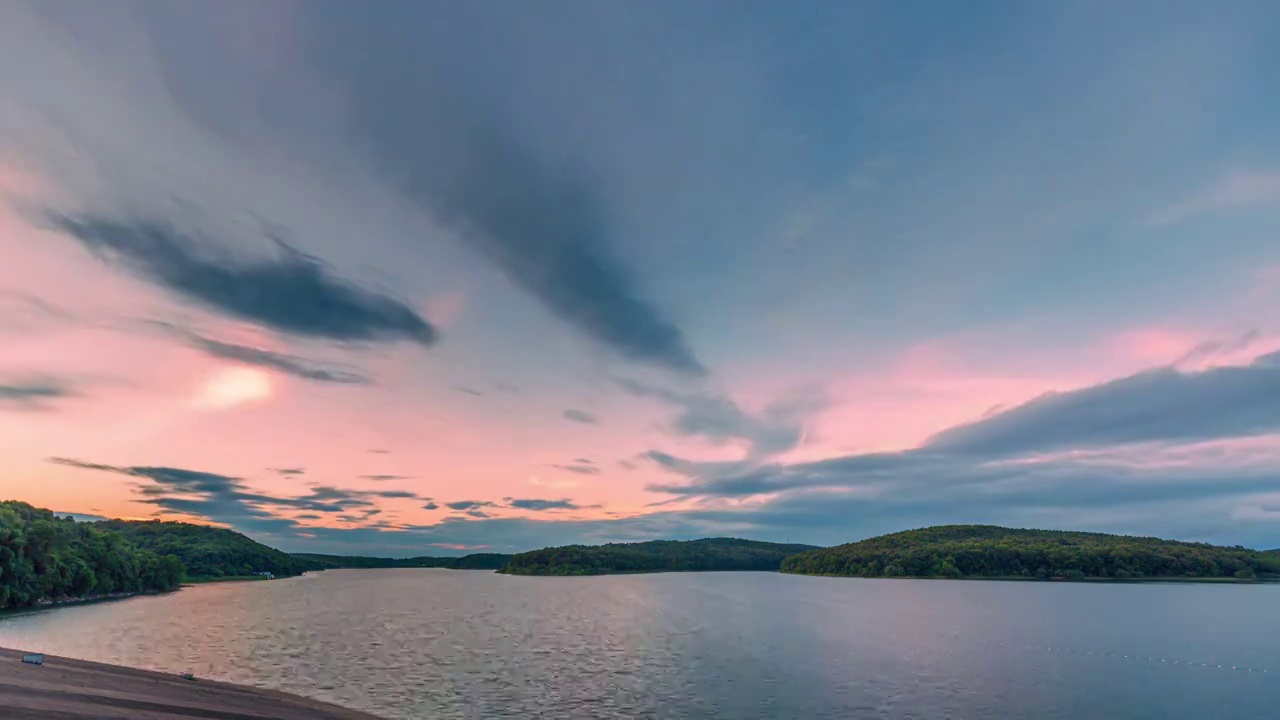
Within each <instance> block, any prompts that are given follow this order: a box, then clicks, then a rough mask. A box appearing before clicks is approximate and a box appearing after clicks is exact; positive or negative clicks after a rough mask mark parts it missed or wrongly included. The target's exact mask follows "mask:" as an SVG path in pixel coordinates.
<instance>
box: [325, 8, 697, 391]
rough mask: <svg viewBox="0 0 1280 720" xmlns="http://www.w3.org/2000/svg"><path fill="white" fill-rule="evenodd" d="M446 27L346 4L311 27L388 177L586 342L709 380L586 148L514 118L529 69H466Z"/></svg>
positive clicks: (411, 13) (426, 17)
mask: <svg viewBox="0 0 1280 720" xmlns="http://www.w3.org/2000/svg"><path fill="white" fill-rule="evenodd" d="M441 17H442V16H440V15H439V14H438V13H436V12H434V11H432V10H431V9H429V8H428V7H427V6H414V5H408V4H392V5H384V6H379V8H377V9H376V10H375V11H366V10H365V9H361V10H360V11H358V12H357V11H355V10H354V8H348V7H347V6H345V5H341V4H338V5H328V6H324V9H323V10H320V11H317V12H314V13H311V14H310V15H309V17H308V18H307V19H308V20H310V24H309V28H308V29H309V30H310V35H309V37H310V38H311V39H312V40H313V41H314V43H313V45H312V46H311V47H310V48H309V50H310V52H311V54H312V59H313V61H314V62H315V64H316V66H318V67H319V68H321V69H322V72H324V74H325V77H326V78H327V81H328V82H329V83H331V86H332V87H335V88H345V90H346V91H347V100H348V104H347V107H348V109H349V110H350V116H349V119H350V121H351V123H352V126H353V128H354V131H355V132H356V133H358V134H359V135H360V137H361V138H362V145H363V146H365V147H367V148H368V149H369V151H370V152H371V155H372V158H373V161H374V163H375V165H376V166H377V167H378V168H379V170H380V172H381V173H382V174H383V175H384V176H385V177H386V178H388V179H389V180H390V181H391V182H392V183H393V184H394V185H395V186H397V187H398V188H400V189H401V190H402V191H403V192H404V194H405V195H406V196H407V197H408V198H410V199H411V200H412V201H414V202H416V203H418V204H419V205H420V206H421V207H423V208H424V209H426V210H427V211H428V212H430V213H431V214H432V215H434V216H436V217H437V218H440V219H441V220H443V221H444V222H446V223H449V224H451V225H452V226H454V227H455V228H456V229H458V230H459V231H460V233H461V234H462V235H463V236H464V237H465V239H466V241H467V244H468V245H469V246H470V247H472V248H474V249H475V250H476V251H477V252H478V253H480V254H481V255H482V256H483V257H485V258H487V259H488V260H489V261H490V262H492V263H493V264H494V265H495V266H497V267H498V268H500V269H501V271H502V272H503V273H504V274H505V275H506V276H507V277H508V278H509V279H510V280H511V282H512V283H513V284H515V285H516V286H518V287H520V288H521V289H523V290H525V291H526V292H528V293H529V294H530V295H532V296H533V297H534V298H536V299H537V300H538V301H539V302H540V303H541V304H542V305H543V306H544V307H545V308H547V309H548V310H549V311H551V312H552V313H554V314H555V315H556V316H558V317H559V318H561V319H562V320H563V321H565V322H567V323H568V324H570V325H571V326H572V327H574V328H576V329H577V330H579V331H580V332H582V333H583V334H585V335H586V336H587V337H589V338H591V339H593V340H595V341H597V342H598V343H600V344H601V345H603V346H604V347H606V348H608V349H610V350H612V351H613V352H614V353H616V354H617V355H619V356H621V357H623V358H627V359H631V360H636V361H641V362H646V363H651V364H655V365H659V366H663V367H666V368H670V369H673V370H676V371H679V372H683V373H691V374H700V373H703V372H704V368H703V366H702V364H701V363H700V362H699V361H698V359H697V358H696V357H695V355H694V353H693V351H692V349H691V348H690V346H689V344H688V341H687V339H686V338H685V336H684V333H683V332H682V330H681V329H680V328H679V327H678V326H677V325H676V324H675V323H674V322H673V321H672V320H671V319H670V318H669V317H668V316H667V315H666V313H664V312H663V311H662V310H661V309H660V308H659V307H658V306H657V305H656V304H655V303H653V302H652V301H651V300H649V299H648V298H647V297H646V296H645V294H644V293H643V292H642V291H641V288H640V282H639V280H638V279H637V277H636V275H635V273H634V271H633V270H632V269H631V268H630V267H628V265H627V264H626V263H625V262H624V261H623V259H622V257H621V256H620V255H619V253H618V252H617V250H616V249H615V244H616V235H617V234H618V228H617V223H616V220H615V219H614V218H613V217H612V216H611V207H610V205H611V202H610V198H609V197H608V187H607V186H606V185H605V184H604V183H602V182H600V180H599V178H597V177H595V176H594V173H593V172H592V170H591V167H590V166H591V164H590V163H589V162H587V161H586V160H585V159H583V158H579V157H576V156H575V155H576V154H577V153H578V152H580V147H579V148H575V147H573V146H572V145H570V144H565V145H562V146H560V147H557V146H556V145H557V144H559V143H558V142H557V143H556V144H552V143H549V142H547V140H548V138H546V137H543V136H542V135H541V133H539V132H537V131H536V130H535V128H534V125H533V124H531V123H529V122H525V121H524V120H522V119H518V115H516V114H512V112H511V108H510V106H509V104H508V101H509V100H511V99H513V96H512V93H513V92H514V88H513V87H512V86H511V82H512V78H513V75H511V71H515V70H518V69H519V67H518V66H516V67H508V68H507V71H498V70H497V67H498V66H497V65H494V66H493V67H492V68H490V67H489V66H488V64H481V63H475V62H464V63H461V64H459V63H458V62H457V61H458V58H459V57H468V56H470V55H471V54H472V53H473V52H474V46H473V45H462V46H459V45H457V43H456V40H457V38H456V37H455V36H454V35H453V33H445V34H443V35H442V34H440V33H439V32H437V31H436V30H435V28H436V27H437V23H438V22H439V21H440V20H441ZM453 20H454V21H462V22H464V24H466V21H465V20H463V19H462V18H458V17H455V18H453ZM410 27H414V28H418V30H415V31H414V32H406V29H407V28H410ZM473 29H474V30H475V31H476V32H480V33H485V32H490V31H493V30H494V29H495V28H493V27H490V28H487V29H486V28H484V27H475V28H473ZM424 32H425V33H426V34H427V35H428V36H430V38H431V39H427V37H426V36H424V34H423V33H424ZM337 38H340V39H341V42H338V43H335V42H333V40H334V39H337ZM513 40H514V39H513ZM449 48H452V50H450V49H449ZM513 59H514V58H507V61H508V62H509V61H511V60H513ZM517 62H518V61H517Z"/></svg>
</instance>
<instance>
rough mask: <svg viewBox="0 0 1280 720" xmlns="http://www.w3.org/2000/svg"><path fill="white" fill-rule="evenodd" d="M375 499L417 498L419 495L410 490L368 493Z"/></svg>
mask: <svg viewBox="0 0 1280 720" xmlns="http://www.w3.org/2000/svg"><path fill="white" fill-rule="evenodd" d="M368 494H369V495H371V496H373V497H380V498H416V497H418V493H415V492H412V491H410V490H374V491H372V492H369V493H368Z"/></svg>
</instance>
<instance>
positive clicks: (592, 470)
mask: <svg viewBox="0 0 1280 720" xmlns="http://www.w3.org/2000/svg"><path fill="white" fill-rule="evenodd" d="M551 467H553V468H556V469H559V470H564V471H566V472H571V473H577V474H579V475H599V474H600V472H601V471H600V468H598V467H596V466H595V465H583V464H580V463H577V464H570V465H552V466H551Z"/></svg>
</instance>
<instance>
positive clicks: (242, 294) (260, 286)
mask: <svg viewBox="0 0 1280 720" xmlns="http://www.w3.org/2000/svg"><path fill="white" fill-rule="evenodd" d="M48 220H49V223H50V224H51V225H52V227H54V228H55V229H57V230H60V231H62V232H63V233H65V234H67V235H69V236H70V237H73V238H75V239H76V240H78V241H79V242H80V243H81V244H83V245H84V246H85V247H86V248H87V249H89V250H90V251H92V252H93V253H95V254H96V255H98V256H99V257H100V258H102V259H103V260H104V261H106V262H109V263H111V264H113V265H117V266H120V267H122V268H125V269H127V270H130V271H132V272H133V273H135V274H137V275H138V276H140V277H142V278H144V279H146V280H148V281H150V282H152V283H155V284H156V285H159V286H160V287H163V288H165V289H166V290H168V291H170V292H172V293H173V294H174V295H176V296H178V297H181V298H184V299H186V300H190V301H194V302H196V303H198V304H200V305H201V306H203V307H204V308H206V309H208V310H212V311H214V312H218V313H222V314H224V315H227V316H229V317H233V318H236V319H240V320H247V321H249V322H253V323H257V324H259V325H262V326H264V327H267V328H270V329H272V330H277V331H279V332H282V333H290V334H294V335H300V336H304V337H311V338H320V339H326V340H337V341H346V342H351V341H362V342H386V341H396V340H408V341H411V342H415V343H419V344H422V345H431V344H433V343H435V342H436V340H437V337H438V336H437V333H436V330H435V328H433V327H432V326H431V325H430V324H429V323H428V322H427V321H426V320H424V319H423V318H422V317H421V316H419V315H418V313H417V312H415V311H414V310H413V309H411V308H410V307H409V306H407V305H405V304H404V303H402V302H400V301H398V300H394V299H392V298H390V297H387V296H385V295H380V294H378V293H375V292H372V291H369V290H365V289H363V288H360V287H357V286H356V285H353V284H351V283H349V282H346V281H343V280H341V279H339V278H337V277H335V276H334V275H333V273H332V270H331V269H330V268H329V267H328V266H326V265H325V264H324V263H322V262H321V261H319V260H317V259H316V258H314V257H311V256H309V255H305V254H303V253H301V252H298V251H297V250H295V249H293V248H291V247H290V246H288V245H286V244H284V243H283V242H277V243H276V244H277V247H278V248H279V252H278V254H277V256H276V257H274V258H252V259H240V258H236V257H234V256H232V255H231V254H230V253H229V252H228V251H226V250H222V251H220V252H214V251H209V250H205V251H204V252H201V249H202V248H209V247H211V245H210V243H209V242H208V241H207V240H204V239H202V238H199V237H198V236H196V235H194V234H192V233H190V232H188V231H184V230H181V229H179V228H178V227H177V226H176V225H175V224H173V223H171V222H166V221H163V220H158V219H148V218H131V219H126V220H118V219H113V218H109V217H105V216H100V215H93V214H80V215H75V214H64V213H58V212H50V213H49V216H48ZM212 247H218V246H217V245H213V246H212Z"/></svg>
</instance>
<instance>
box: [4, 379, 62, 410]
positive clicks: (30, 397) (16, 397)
mask: <svg viewBox="0 0 1280 720" xmlns="http://www.w3.org/2000/svg"><path fill="white" fill-rule="evenodd" d="M73 395H75V391H74V390H72V388H71V386H70V385H69V384H68V383H66V382H65V381H63V380H56V379H53V378H31V379H27V380H19V381H11V382H9V383H0V410H4V409H8V410H47V409H49V407H50V404H49V403H50V401H51V400H60V399H62V398H67V397H71V396H73Z"/></svg>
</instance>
